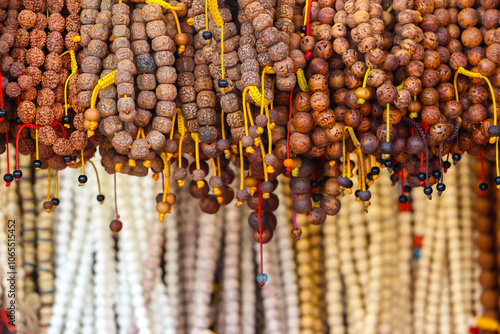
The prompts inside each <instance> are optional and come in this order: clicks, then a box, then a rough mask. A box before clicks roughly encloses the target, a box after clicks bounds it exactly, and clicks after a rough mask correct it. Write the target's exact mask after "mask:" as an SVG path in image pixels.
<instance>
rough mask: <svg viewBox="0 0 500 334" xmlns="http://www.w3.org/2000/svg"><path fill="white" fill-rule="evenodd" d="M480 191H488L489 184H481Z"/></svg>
mask: <svg viewBox="0 0 500 334" xmlns="http://www.w3.org/2000/svg"><path fill="white" fill-rule="evenodd" d="M479 190H481V191H486V190H488V183H486V182H483V183H480V184H479Z"/></svg>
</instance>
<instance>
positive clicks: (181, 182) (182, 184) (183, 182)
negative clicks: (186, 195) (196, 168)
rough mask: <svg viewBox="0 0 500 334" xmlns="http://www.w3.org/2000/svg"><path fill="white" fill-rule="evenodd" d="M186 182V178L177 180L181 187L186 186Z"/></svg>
mask: <svg viewBox="0 0 500 334" xmlns="http://www.w3.org/2000/svg"><path fill="white" fill-rule="evenodd" d="M185 183H186V182H185V181H184V180H177V184H178V185H179V187H181V188H182V187H183V186H184V184H185Z"/></svg>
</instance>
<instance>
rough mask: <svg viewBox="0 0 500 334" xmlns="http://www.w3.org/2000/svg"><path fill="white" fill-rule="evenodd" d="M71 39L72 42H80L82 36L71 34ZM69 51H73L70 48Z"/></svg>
mask: <svg viewBox="0 0 500 334" xmlns="http://www.w3.org/2000/svg"><path fill="white" fill-rule="evenodd" d="M71 40H72V41H73V42H75V43H78V42H81V41H82V38H81V37H80V36H73V37H72V38H71ZM71 51H73V50H71ZM73 52H74V51H73Z"/></svg>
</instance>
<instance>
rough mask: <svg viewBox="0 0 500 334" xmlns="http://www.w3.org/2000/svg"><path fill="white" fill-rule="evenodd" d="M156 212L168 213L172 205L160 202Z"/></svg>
mask: <svg viewBox="0 0 500 334" xmlns="http://www.w3.org/2000/svg"><path fill="white" fill-rule="evenodd" d="M156 211H158V212H159V213H168V212H169V211H170V204H168V203H166V202H158V204H156Z"/></svg>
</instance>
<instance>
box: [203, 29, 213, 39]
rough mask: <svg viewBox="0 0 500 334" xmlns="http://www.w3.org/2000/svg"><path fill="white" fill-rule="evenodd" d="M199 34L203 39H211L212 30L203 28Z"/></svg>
mask: <svg viewBox="0 0 500 334" xmlns="http://www.w3.org/2000/svg"><path fill="white" fill-rule="evenodd" d="M201 36H202V37H203V39H204V40H206V41H208V40H209V39H212V32H211V31H209V30H205V31H204V32H203V34H202V35H201Z"/></svg>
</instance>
